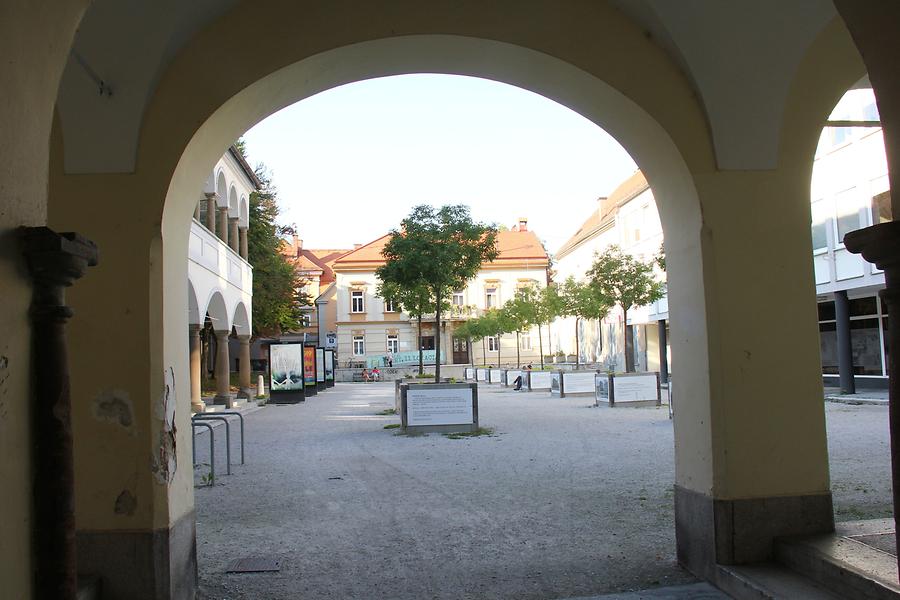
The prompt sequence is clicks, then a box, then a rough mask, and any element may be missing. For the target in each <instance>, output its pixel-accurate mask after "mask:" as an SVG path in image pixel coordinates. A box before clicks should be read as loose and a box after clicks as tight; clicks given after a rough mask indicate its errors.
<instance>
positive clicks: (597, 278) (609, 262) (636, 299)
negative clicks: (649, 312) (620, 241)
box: [587, 245, 663, 311]
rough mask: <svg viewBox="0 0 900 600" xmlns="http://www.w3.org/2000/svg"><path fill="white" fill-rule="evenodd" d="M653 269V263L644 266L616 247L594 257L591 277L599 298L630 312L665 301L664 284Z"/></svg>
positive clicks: (590, 271) (588, 274) (591, 283)
mask: <svg viewBox="0 0 900 600" xmlns="http://www.w3.org/2000/svg"><path fill="white" fill-rule="evenodd" d="M653 265H654V262H653V261H651V262H642V261H640V260H638V259H636V258H635V257H633V256H631V255H630V254H626V253H624V252H622V249H621V248H619V247H618V246H616V245H613V246H610V247H609V248H607V249H606V250H605V251H603V252H602V253H600V254H596V255H595V256H594V262H593V265H592V266H591V268H590V270H588V272H587V276H588V279H589V280H590V285H591V286H593V287H594V288H595V290H596V292H597V295H598V297H599V298H602V299H603V300H604V301H605V302H607V303H608V304H609V305H610V306H615V305H618V306H621V307H622V310H624V311H628V310H629V309H631V308H632V307H634V306H644V305H645V304H650V303H651V302H655V301H657V300H659V299H660V298H662V295H663V284H662V282H660V281H658V280H657V278H656V276H655V274H654V272H653Z"/></svg>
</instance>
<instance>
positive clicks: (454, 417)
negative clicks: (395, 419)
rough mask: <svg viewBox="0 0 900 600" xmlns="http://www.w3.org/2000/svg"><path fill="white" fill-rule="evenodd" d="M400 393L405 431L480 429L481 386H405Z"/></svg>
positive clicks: (450, 384) (421, 384)
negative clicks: (479, 391)
mask: <svg viewBox="0 0 900 600" xmlns="http://www.w3.org/2000/svg"><path fill="white" fill-rule="evenodd" d="M399 389H400V421H401V424H402V426H403V429H404V431H408V432H409V431H416V432H423V433H424V432H430V431H436V432H441V433H451V432H472V431H476V430H477V429H478V384H477V383H402V384H400V386H399Z"/></svg>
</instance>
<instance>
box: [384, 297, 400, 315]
mask: <svg viewBox="0 0 900 600" xmlns="http://www.w3.org/2000/svg"><path fill="white" fill-rule="evenodd" d="M384 312H397V308H396V307H395V306H394V301H393V300H391V299H390V298H388V299H386V300H385V301H384Z"/></svg>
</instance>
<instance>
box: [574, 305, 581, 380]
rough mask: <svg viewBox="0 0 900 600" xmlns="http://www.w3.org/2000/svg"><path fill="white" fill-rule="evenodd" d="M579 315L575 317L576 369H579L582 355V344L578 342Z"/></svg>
mask: <svg viewBox="0 0 900 600" xmlns="http://www.w3.org/2000/svg"><path fill="white" fill-rule="evenodd" d="M578 321H579V319H578V317H575V370H576V371H577V370H578V359H579V357H580V356H581V344H579V343H578Z"/></svg>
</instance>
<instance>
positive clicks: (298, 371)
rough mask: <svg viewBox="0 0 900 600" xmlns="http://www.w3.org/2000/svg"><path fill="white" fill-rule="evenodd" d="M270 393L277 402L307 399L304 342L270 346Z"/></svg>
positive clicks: (294, 401)
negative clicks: (304, 376)
mask: <svg viewBox="0 0 900 600" xmlns="http://www.w3.org/2000/svg"><path fill="white" fill-rule="evenodd" d="M269 393H270V395H271V402H273V403H275V404H292V403H296V402H302V401H303V400H304V399H305V385H304V381H303V344H302V343H299V342H298V343H293V344H292V343H285V344H272V345H270V346H269Z"/></svg>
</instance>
